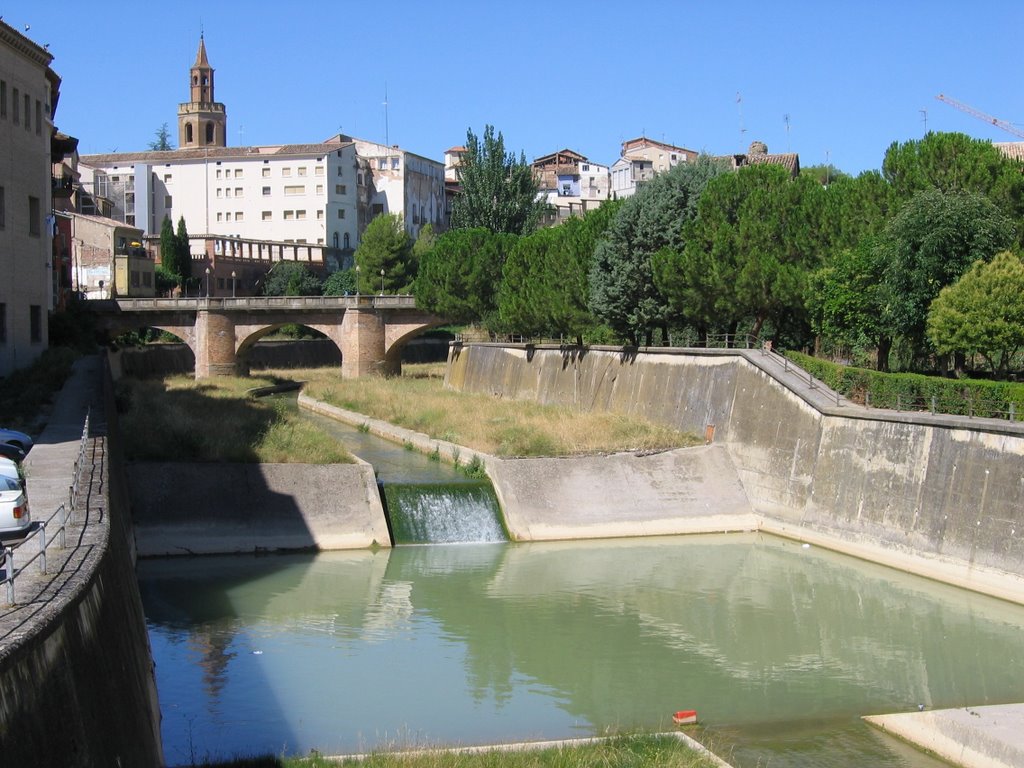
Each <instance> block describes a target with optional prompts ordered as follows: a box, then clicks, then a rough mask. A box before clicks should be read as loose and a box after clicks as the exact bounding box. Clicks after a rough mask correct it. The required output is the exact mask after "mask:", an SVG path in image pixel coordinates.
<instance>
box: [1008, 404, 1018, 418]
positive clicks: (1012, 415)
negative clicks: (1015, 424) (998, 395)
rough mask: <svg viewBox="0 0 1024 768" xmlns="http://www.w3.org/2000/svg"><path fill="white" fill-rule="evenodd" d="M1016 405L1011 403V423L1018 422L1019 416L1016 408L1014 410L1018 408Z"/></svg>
mask: <svg viewBox="0 0 1024 768" xmlns="http://www.w3.org/2000/svg"><path fill="white" fill-rule="evenodd" d="M1016 405H1017V404H1016V403H1010V421H1016V420H1017V414H1016V412H1015V408H1014V406H1016Z"/></svg>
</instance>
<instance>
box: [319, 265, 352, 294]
mask: <svg viewBox="0 0 1024 768" xmlns="http://www.w3.org/2000/svg"><path fill="white" fill-rule="evenodd" d="M323 292H324V296H348V295H349V294H353V293H355V292H356V271H355V270H354V269H339V270H338V271H337V272H332V273H331V274H330V275H329V276H328V277H327V279H326V280H324V285H323Z"/></svg>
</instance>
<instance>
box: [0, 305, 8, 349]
mask: <svg viewBox="0 0 1024 768" xmlns="http://www.w3.org/2000/svg"><path fill="white" fill-rule="evenodd" d="M6 343H7V305H6V304H4V303H3V302H0V344H6Z"/></svg>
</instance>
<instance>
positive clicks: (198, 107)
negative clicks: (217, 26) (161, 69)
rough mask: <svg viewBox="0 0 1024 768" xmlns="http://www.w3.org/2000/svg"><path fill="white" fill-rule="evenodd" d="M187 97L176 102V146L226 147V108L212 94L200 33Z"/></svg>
mask: <svg viewBox="0 0 1024 768" xmlns="http://www.w3.org/2000/svg"><path fill="white" fill-rule="evenodd" d="M189 94H190V100H189V101H187V102H185V103H184V104H179V105H178V146H179V147H180V148H182V149H187V148H189V147H193V148H194V147H226V146H227V135H228V130H227V129H228V126H227V110H226V109H225V108H224V105H223V104H221V103H219V102H218V101H217V100H216V98H215V96H214V88H213V67H211V66H210V59H209V58H208V57H207V55H206V37H205V35H204V34H203V33H202V32H200V33H199V49H198V51H196V61H195V63H194V64H193V65H192V68H191V69H190V70H189Z"/></svg>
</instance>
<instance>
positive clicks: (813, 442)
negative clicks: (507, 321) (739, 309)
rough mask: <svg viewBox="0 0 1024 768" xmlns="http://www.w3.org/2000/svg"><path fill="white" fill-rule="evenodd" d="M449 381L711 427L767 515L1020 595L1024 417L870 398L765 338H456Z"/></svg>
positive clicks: (844, 547) (907, 565)
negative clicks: (641, 342) (617, 345)
mask: <svg viewBox="0 0 1024 768" xmlns="http://www.w3.org/2000/svg"><path fill="white" fill-rule="evenodd" d="M447 384H448V385H449V386H451V387H453V388H455V389H457V390H461V391H466V392H486V393H489V394H493V395H497V396H502V397H515V398H520V399H531V400H535V401H537V402H541V403H550V404H558V405H563V406H567V407H573V408H582V409H588V410H590V409H605V410H612V411H620V412H623V413H630V414H636V415H639V416H644V417H646V418H649V419H651V420H654V421H657V422H662V423H666V424H670V425H673V426H676V427H679V428H681V429H685V430H691V431H694V432H697V433H698V434H701V435H704V434H708V435H709V436H710V437H711V440H712V442H713V444H714V445H718V446H721V447H723V448H724V450H725V452H726V454H727V456H728V459H729V461H730V462H731V470H730V471H733V472H735V474H736V476H737V477H738V478H739V481H740V483H741V484H742V488H743V491H744V493H745V496H746V499H747V500H748V501H749V503H750V505H751V508H752V510H753V511H754V512H756V513H757V514H758V516H759V519H760V524H759V527H760V528H761V529H762V530H766V531H769V532H774V533H780V534H783V535H788V536H792V537H795V538H800V539H804V540H807V541H812V542H815V543H818V544H820V545H823V546H828V547H830V548H833V549H837V550H840V551H844V552H848V553H850V554H854V555H857V556H860V557H864V558H866V559H870V560H873V561H876V562H882V563H885V564H888V565H893V566H895V567H898V568H901V569H904V570H908V571H911V572H914V573H920V574H922V575H926V576H929V577H932V578H937V579H940V580H943V581H947V582H950V583H954V584H957V585H960V586H964V587H967V588H970V589H976V590H978V591H981V592H986V593H988V594H993V595H996V596H999V597H1003V598H1005V599H1010V600H1014V601H1016V602H1024V425H1022V424H1019V423H1018V424H1010V423H1008V422H998V421H991V420H982V419H968V418H966V417H944V416H932V415H930V414H910V413H896V412H889V411H881V410H876V409H865V408H862V407H860V406H856V405H854V404H852V403H849V402H847V401H844V400H843V399H842V398H837V397H836V395H835V393H832V392H830V391H828V390H825V389H823V387H822V386H821V385H820V383H819V384H817V385H812V384H811V383H809V380H808V377H807V374H806V373H803V372H801V371H799V370H798V369H797V370H794V369H793V368H792V367H791V366H789V365H788V364H787V363H786V362H785V361H784V360H783V358H781V357H779V356H778V355H775V354H773V353H770V352H765V351H762V350H669V349H652V350H645V351H641V352H623V351H622V350H620V349H608V348H602V349H589V350H583V351H582V352H581V351H579V350H575V349H563V348H559V347H523V346H507V345H492V344H467V345H453V347H452V349H451V352H450V355H449V367H448V374H447ZM730 503H731V502H728V503H727V504H726V506H727V507H728V506H729V504H730Z"/></svg>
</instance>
